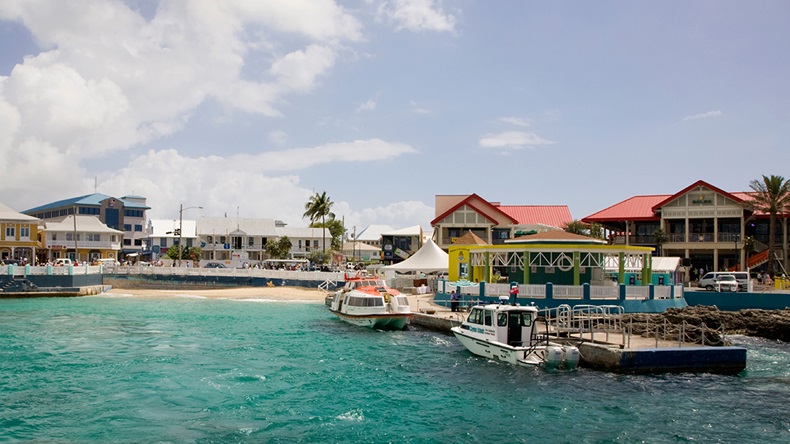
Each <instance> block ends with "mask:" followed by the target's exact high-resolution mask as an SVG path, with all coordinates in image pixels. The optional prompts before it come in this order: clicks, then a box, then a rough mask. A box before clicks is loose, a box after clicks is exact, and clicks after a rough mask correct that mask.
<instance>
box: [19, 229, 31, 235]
mask: <svg viewBox="0 0 790 444" xmlns="http://www.w3.org/2000/svg"><path fill="white" fill-rule="evenodd" d="M19 237H30V228H28V227H22V228H20V229H19Z"/></svg>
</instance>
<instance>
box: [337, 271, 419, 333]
mask: <svg viewBox="0 0 790 444" xmlns="http://www.w3.org/2000/svg"><path fill="white" fill-rule="evenodd" d="M329 311H331V312H332V313H334V314H335V315H337V317H339V318H340V319H342V320H344V321H346V322H348V323H350V324H354V325H359V326H362V327H369V328H374V329H379V330H402V329H404V328H405V327H406V325H407V324H408V323H409V321H410V320H411V317H412V312H411V309H410V308H409V299H408V298H407V297H406V296H404V295H402V294H401V293H400V292H399V291H397V290H395V289H394V288H390V287H387V285H386V284H385V283H384V280H383V279H378V278H375V277H368V276H365V275H361V276H356V277H348V278H346V284H345V286H344V287H343V288H342V289H341V290H338V291H337V292H335V294H334V295H333V296H332V299H331V301H329Z"/></svg>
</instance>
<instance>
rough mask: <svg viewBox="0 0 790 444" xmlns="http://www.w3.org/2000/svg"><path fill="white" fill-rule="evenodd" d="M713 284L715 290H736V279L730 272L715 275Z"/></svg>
mask: <svg viewBox="0 0 790 444" xmlns="http://www.w3.org/2000/svg"><path fill="white" fill-rule="evenodd" d="M713 285H714V288H715V289H716V291H732V292H736V291H738V280H737V279H735V276H733V275H731V274H723V275H721V276H717V277H716V279H714V280H713Z"/></svg>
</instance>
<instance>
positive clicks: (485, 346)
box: [452, 327, 579, 370]
mask: <svg viewBox="0 0 790 444" xmlns="http://www.w3.org/2000/svg"><path fill="white" fill-rule="evenodd" d="M452 332H453V334H454V335H455V337H456V339H458V341H459V342H460V343H461V344H462V345H463V346H464V347H466V349H467V350H469V351H470V352H471V353H473V354H475V355H477V356H481V357H484V358H488V359H492V360H497V361H503V362H507V363H510V364H513V365H522V366H526V367H531V366H538V367H543V368H548V369H553V368H564V369H566V370H570V369H574V368H576V366H577V365H578V363H579V350H578V349H577V348H576V347H572V346H563V345H559V344H552V343H549V344H547V345H538V346H534V347H514V346H510V345H507V344H503V343H501V342H497V341H490V340H483V339H479V338H475V337H474V336H471V335H468V334H465V333H464V330H463V329H461V328H459V327H454V328H452Z"/></svg>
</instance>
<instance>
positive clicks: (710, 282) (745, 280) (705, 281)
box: [699, 271, 749, 291]
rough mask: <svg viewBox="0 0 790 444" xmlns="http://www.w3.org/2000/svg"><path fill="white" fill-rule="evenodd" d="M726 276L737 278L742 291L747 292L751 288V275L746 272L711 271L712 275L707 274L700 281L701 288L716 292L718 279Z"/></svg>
mask: <svg viewBox="0 0 790 444" xmlns="http://www.w3.org/2000/svg"><path fill="white" fill-rule="evenodd" d="M724 274H729V275H732V276H735V280H737V281H738V289H739V290H740V291H746V290H747V289H748V288H749V273H747V272H745V271H711V272H710V273H705V276H702V278H701V279H700V280H699V287H700V288H704V289H706V290H715V289H716V278H717V277H719V276H721V275H724Z"/></svg>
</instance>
